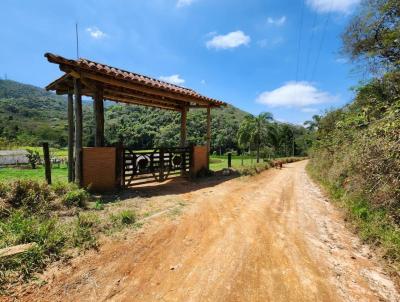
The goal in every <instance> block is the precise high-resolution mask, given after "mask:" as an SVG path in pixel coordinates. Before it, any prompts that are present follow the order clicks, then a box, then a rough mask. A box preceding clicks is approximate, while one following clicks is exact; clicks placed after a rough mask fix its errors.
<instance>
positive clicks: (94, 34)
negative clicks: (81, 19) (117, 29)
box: [86, 26, 107, 40]
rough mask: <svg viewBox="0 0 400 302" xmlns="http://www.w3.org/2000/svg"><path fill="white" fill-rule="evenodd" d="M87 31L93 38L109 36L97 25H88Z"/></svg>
mask: <svg viewBox="0 0 400 302" xmlns="http://www.w3.org/2000/svg"><path fill="white" fill-rule="evenodd" d="M86 31H87V32H88V33H89V35H90V36H91V37H92V38H93V39H97V40H99V39H103V38H105V37H107V34H106V33H104V32H102V31H101V30H100V29H98V28H97V27H96V26H94V27H88V28H86Z"/></svg>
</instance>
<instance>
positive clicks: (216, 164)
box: [210, 155, 263, 171]
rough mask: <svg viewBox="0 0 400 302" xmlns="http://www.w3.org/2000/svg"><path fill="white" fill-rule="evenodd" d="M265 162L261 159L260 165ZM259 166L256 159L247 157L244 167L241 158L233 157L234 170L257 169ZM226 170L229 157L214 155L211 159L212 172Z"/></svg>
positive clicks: (244, 160)
mask: <svg viewBox="0 0 400 302" xmlns="http://www.w3.org/2000/svg"><path fill="white" fill-rule="evenodd" d="M262 163H263V161H262V159H260V163H259V164H262ZM256 165H257V160H256V158H255V157H254V158H253V159H251V157H248V156H245V157H244V159H243V166H242V158H241V157H240V156H232V168H236V169H240V168H243V167H255V166H256ZM224 168H228V156H224V155H222V156H220V155H212V156H211V157H210V169H211V170H212V171H220V170H222V169H224Z"/></svg>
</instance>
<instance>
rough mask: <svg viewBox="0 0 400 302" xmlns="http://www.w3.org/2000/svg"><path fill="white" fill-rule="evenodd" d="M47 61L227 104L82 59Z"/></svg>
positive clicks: (53, 57)
mask: <svg viewBox="0 0 400 302" xmlns="http://www.w3.org/2000/svg"><path fill="white" fill-rule="evenodd" d="M44 56H45V57H46V58H47V60H48V61H49V62H51V63H56V64H60V65H68V66H73V67H77V68H79V69H83V70H88V71H93V72H96V73H101V74H103V75H107V76H110V77H113V78H115V79H120V80H125V81H128V82H132V83H135V84H140V85H143V86H146V87H150V88H156V89H161V90H165V91H168V92H172V93H176V94H179V95H181V96H189V97H191V98H195V99H199V100H203V101H207V102H209V103H210V104H212V105H215V106H225V105H226V103H224V102H222V101H219V100H215V99H212V98H209V97H206V96H203V95H201V94H200V93H198V92H196V91H194V90H192V89H189V88H185V87H181V86H178V85H174V84H171V83H168V82H164V81H160V80H157V79H154V78H151V77H148V76H145V75H141V74H138V73H134V72H130V71H126V70H122V69H119V68H115V67H111V66H108V65H105V64H101V63H97V62H94V61H91V60H88V59H84V58H80V59H78V60H71V59H67V58H64V57H62V56H59V55H55V54H52V53H46V54H45V55H44Z"/></svg>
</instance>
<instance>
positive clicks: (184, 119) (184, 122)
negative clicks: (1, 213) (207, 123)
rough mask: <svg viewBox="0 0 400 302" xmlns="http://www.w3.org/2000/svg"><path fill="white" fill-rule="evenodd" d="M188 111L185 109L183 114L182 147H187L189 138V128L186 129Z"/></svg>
mask: <svg viewBox="0 0 400 302" xmlns="http://www.w3.org/2000/svg"><path fill="white" fill-rule="evenodd" d="M187 111H188V109H187V108H186V107H185V108H183V109H182V112H181V142H180V146H181V147H185V146H186V137H187V128H186V120H187Z"/></svg>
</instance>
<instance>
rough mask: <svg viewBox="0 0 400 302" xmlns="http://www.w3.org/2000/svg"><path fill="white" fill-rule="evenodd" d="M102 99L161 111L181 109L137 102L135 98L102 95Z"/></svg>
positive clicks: (154, 103) (179, 109)
mask: <svg viewBox="0 0 400 302" xmlns="http://www.w3.org/2000/svg"><path fill="white" fill-rule="evenodd" d="M104 99H107V100H110V101H115V102H121V103H127V104H134V105H143V106H148V107H154V108H162V109H168V110H174V111H181V108H179V107H174V106H167V105H163V104H158V103H156V102H153V103H150V102H149V101H142V100H138V99H135V98H128V97H123V96H118V95H109V94H104Z"/></svg>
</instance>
